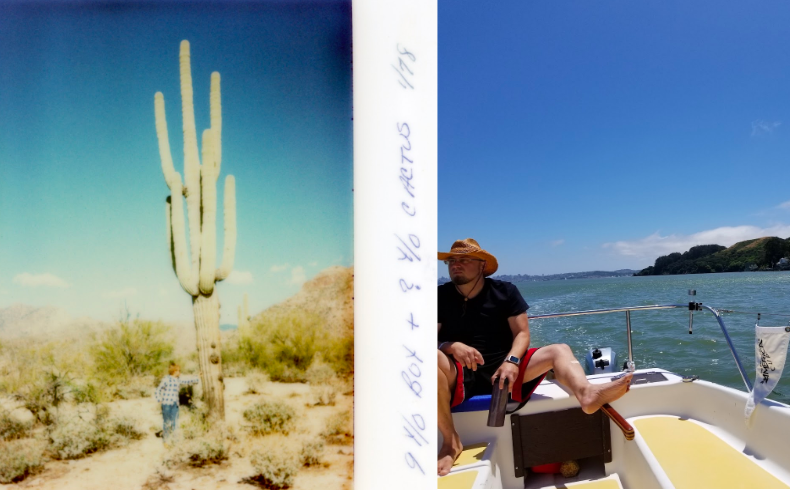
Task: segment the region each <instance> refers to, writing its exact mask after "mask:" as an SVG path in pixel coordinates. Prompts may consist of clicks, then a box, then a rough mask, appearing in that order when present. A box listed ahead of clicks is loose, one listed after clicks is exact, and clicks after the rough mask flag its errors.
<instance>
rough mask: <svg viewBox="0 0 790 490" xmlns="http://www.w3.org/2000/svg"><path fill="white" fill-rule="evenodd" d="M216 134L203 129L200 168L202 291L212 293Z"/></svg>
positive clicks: (215, 227)
mask: <svg viewBox="0 0 790 490" xmlns="http://www.w3.org/2000/svg"><path fill="white" fill-rule="evenodd" d="M214 168H215V165H214V134H213V132H212V130H211V129H207V130H205V131H203V166H202V167H201V169H200V173H201V183H202V186H203V187H202V189H201V194H202V196H201V197H202V200H203V206H202V211H203V223H202V224H201V230H200V234H201V238H202V243H201V245H200V292H201V293H203V294H205V295H210V294H211V293H212V291H214V279H215V275H216V274H215V271H214V268H215V267H216V259H217V184H216V178H215V177H214Z"/></svg>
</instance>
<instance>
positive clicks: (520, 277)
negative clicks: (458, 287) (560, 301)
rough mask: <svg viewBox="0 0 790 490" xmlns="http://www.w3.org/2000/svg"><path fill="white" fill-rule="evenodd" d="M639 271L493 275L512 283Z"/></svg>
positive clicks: (592, 276)
mask: <svg viewBox="0 0 790 490" xmlns="http://www.w3.org/2000/svg"><path fill="white" fill-rule="evenodd" d="M636 272H637V271H635V270H631V269H619V270H616V271H587V272H566V273H563V274H541V275H532V276H531V275H529V274H516V275H511V274H501V275H497V276H492V278H493V279H499V280H500V281H507V282H512V283H514V284H515V283H519V282H534V281H556V280H564V279H599V278H603V277H625V276H633V275H634V274H635V273H636ZM446 282H450V278H448V277H440V278H439V284H444V283H446Z"/></svg>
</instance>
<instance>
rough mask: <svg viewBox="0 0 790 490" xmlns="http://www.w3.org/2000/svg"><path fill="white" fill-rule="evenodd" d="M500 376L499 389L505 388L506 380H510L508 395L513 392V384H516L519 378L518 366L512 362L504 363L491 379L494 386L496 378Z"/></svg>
mask: <svg viewBox="0 0 790 490" xmlns="http://www.w3.org/2000/svg"><path fill="white" fill-rule="evenodd" d="M497 376H499V389H500V390H501V389H502V388H504V387H505V379H507V380H508V387H507V388H508V390H507V391H508V393H511V392H512V391H513V383H515V382H516V378H517V377H518V366H516V365H515V364H513V363H512V362H507V361H505V362H503V363H502V365H501V366H499V369H497V370H496V372H495V373H494V375H493V376H492V377H491V384H492V385H493V384H494V382H496V378H497Z"/></svg>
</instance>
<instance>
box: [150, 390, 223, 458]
mask: <svg viewBox="0 0 790 490" xmlns="http://www.w3.org/2000/svg"><path fill="white" fill-rule="evenodd" d="M182 415H183V416H184V418H183V423H181V424H180V425H181V428H180V429H179V430H178V431H176V433H175V434H174V437H173V440H172V442H173V444H172V446H171V447H170V449H169V451H168V453H167V454H166V455H165V459H164V461H163V463H164V465H165V466H166V467H168V468H171V467H174V466H183V465H187V466H194V467H201V466H205V465H209V464H217V463H220V462H222V461H224V460H226V459H228V454H229V450H230V448H229V444H228V443H227V441H228V440H234V435H233V433H232V432H231V431H230V430H229V429H228V428H227V427H226V426H225V425H224V424H222V423H221V422H215V423H213V424H210V423H209V418H208V408H207V406H206V405H205V403H203V402H201V401H198V402H196V403H195V406H194V407H193V408H191V409H186V410H182Z"/></svg>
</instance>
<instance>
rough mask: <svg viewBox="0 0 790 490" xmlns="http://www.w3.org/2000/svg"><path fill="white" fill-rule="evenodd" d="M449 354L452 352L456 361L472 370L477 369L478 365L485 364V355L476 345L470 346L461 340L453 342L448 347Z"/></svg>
mask: <svg viewBox="0 0 790 490" xmlns="http://www.w3.org/2000/svg"><path fill="white" fill-rule="evenodd" d="M445 352H446V353H447V354H452V356H453V357H454V358H455V360H456V361H458V362H460V363H461V364H462V365H464V366H466V367H468V368H469V369H471V370H472V371H477V365H478V364H480V365H482V364H485V362H484V361H483V355H482V354H480V352H479V351H478V350H477V349H475V348H474V347H469V346H468V345H466V344H463V343H461V342H453V343H451V344H450V345H449V346H448V347H447V348H446V349H445Z"/></svg>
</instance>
